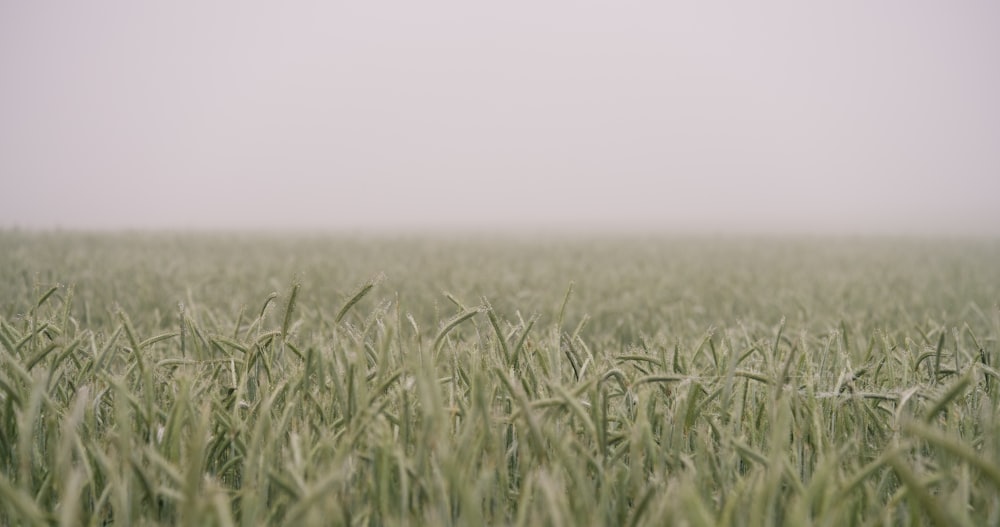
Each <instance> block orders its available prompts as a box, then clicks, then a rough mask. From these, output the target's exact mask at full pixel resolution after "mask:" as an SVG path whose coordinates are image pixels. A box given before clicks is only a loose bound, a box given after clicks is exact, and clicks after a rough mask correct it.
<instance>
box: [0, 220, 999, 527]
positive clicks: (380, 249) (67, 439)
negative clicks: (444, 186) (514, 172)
mask: <svg viewBox="0 0 1000 527" xmlns="http://www.w3.org/2000/svg"><path fill="white" fill-rule="evenodd" d="M997 302H1000V243H998V242H996V241H989V240H918V239H848V238H837V239H833V238H830V239H776V238H760V239H750V238H667V237H639V236H635V237H631V238H627V239H626V238H621V237H620V238H613V237H606V238H603V239H601V238H593V239H584V238H572V239H562V240H556V239H554V238H542V237H539V238H535V239H527V238H525V239H514V238H502V237H491V238H484V239H476V238H474V237H472V236H467V237H457V238H444V237H439V238H432V237H424V238H418V237H405V236H381V237H351V236H346V235H343V236H326V235H296V236H278V235H264V234H261V235H249V234H232V235H225V234H200V235H192V234H169V233H160V234H87V233H60V232H49V233H25V232H17V231H6V232H0V525H49V524H52V525H56V524H57V525H66V526H71V525H108V524H115V525H172V524H182V525H220V526H229V525H242V526H256V525H262V524H282V525H413V526H417V525H479V524H502V525H556V526H563V525H565V526H576V525H657V526H659V525H693V526H709V525H829V526H839V525H900V524H918V525H919V524H937V525H969V526H973V525H975V526H979V525H1000V418H998V409H1000V406H998V401H1000V371H998V368H1000V356H998V353H1000V350H998V344H997V338H998V336H1000V310H998V307H997Z"/></svg>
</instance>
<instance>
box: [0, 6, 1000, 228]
mask: <svg viewBox="0 0 1000 527" xmlns="http://www.w3.org/2000/svg"><path fill="white" fill-rule="evenodd" d="M823 4H826V3H823ZM828 4H829V5H821V3H819V2H766V3H764V4H763V5H750V4H749V3H745V2H711V1H708V2H684V3H668V2H648V3H647V2H603V3H602V2H497V3H488V4H487V3H479V2H356V3H346V2H294V3H292V2H289V3H268V2H162V3H152V2H148V3H147V2H128V1H93V2H14V1H4V2H0V228H12V227H20V228H41V229H50V228H67V229H267V230H271V229H279V230H280V229H313V230H323V229H331V230H372V231H378V230H421V229H442V228H444V229H460V230H465V229H472V230H475V229H500V230H505V229H513V230H522V231H523V230H529V229H540V228H556V229H597V228H599V229H609V230H653V231H657V230H662V231H669V232H675V231H677V232H702V231H711V232H793V233H799V232H805V233H878V234H881V233H890V234H897V233H901V234H914V233H915V234H951V235H987V236H997V235H1000V206H998V197H1000V98H998V96H997V94H998V93H1000V3H996V2H989V1H980V2H971V1H969V2H967V1H956V2H923V1H905V2H904V1H885V2H870V1H844V2H830V3H828Z"/></svg>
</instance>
